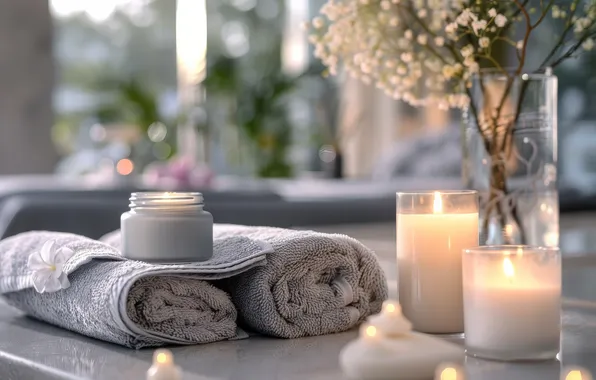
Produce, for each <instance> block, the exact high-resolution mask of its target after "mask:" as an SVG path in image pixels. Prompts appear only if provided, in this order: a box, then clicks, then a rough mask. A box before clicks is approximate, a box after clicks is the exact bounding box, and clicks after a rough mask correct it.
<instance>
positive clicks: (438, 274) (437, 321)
mask: <svg viewBox="0 0 596 380" xmlns="http://www.w3.org/2000/svg"><path fill="white" fill-rule="evenodd" d="M396 235H397V265H398V272H399V302H400V304H401V306H402V308H403V313H404V315H405V316H406V318H408V319H409V320H410V321H411V322H412V324H413V327H414V330H416V331H421V332H425V333H443V334H446V333H461V332H463V330H464V321H463V296H462V275H461V265H462V264H461V260H462V250H463V249H464V248H470V247H475V246H477V245H478V200H477V194H476V192H474V191H443V192H427V193H398V194H397V234H396Z"/></svg>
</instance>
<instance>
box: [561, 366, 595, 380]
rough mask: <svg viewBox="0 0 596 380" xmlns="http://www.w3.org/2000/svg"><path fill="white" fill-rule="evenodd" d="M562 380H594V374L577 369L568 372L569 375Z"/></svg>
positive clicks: (583, 369)
mask: <svg viewBox="0 0 596 380" xmlns="http://www.w3.org/2000/svg"><path fill="white" fill-rule="evenodd" d="M561 380H592V374H591V373H590V371H588V370H587V369H585V368H581V367H575V368H574V369H572V370H570V371H569V370H568V372H567V374H566V375H565V376H564V377H563V376H561Z"/></svg>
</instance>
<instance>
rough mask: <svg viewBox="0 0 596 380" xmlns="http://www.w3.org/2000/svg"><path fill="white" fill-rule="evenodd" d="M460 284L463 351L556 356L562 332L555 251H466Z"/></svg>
mask: <svg viewBox="0 0 596 380" xmlns="http://www.w3.org/2000/svg"><path fill="white" fill-rule="evenodd" d="M463 284H464V307H465V330H466V352H467V353H468V354H471V355H475V356H479V357H484V358H489V359H499V360H531V359H552V358H554V357H555V356H556V355H557V353H558V352H559V343H560V331H561V322H560V310H561V260H560V255H559V251H558V249H556V248H532V247H524V246H500V247H499V246H495V247H479V248H474V249H467V250H465V252H464V259H463Z"/></svg>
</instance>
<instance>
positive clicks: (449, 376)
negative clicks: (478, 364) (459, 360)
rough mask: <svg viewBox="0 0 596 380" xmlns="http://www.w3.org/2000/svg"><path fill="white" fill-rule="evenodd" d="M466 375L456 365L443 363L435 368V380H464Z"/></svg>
mask: <svg viewBox="0 0 596 380" xmlns="http://www.w3.org/2000/svg"><path fill="white" fill-rule="evenodd" d="M465 379H466V374H465V371H464V370H463V368H462V367H461V366H460V365H458V364H453V363H445V364H441V365H440V366H438V367H437V369H436V371H435V380H465Z"/></svg>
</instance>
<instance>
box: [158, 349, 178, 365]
mask: <svg viewBox="0 0 596 380" xmlns="http://www.w3.org/2000/svg"><path fill="white" fill-rule="evenodd" d="M153 363H155V364H160V365H169V364H173V363H174V355H172V353H171V352H170V351H168V350H157V351H155V354H154V355H153Z"/></svg>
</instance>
